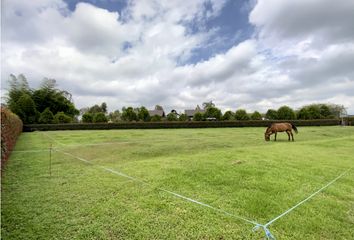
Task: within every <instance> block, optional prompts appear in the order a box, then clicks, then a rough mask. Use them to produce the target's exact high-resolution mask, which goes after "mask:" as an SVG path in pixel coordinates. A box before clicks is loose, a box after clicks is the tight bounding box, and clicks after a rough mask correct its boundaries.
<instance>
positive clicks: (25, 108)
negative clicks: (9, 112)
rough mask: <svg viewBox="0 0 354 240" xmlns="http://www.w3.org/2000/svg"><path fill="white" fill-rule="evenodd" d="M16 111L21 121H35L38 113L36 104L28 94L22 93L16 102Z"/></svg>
mask: <svg viewBox="0 0 354 240" xmlns="http://www.w3.org/2000/svg"><path fill="white" fill-rule="evenodd" d="M16 104H17V107H18V108H17V109H15V110H18V112H14V113H16V114H17V115H18V116H19V117H20V118H21V120H22V121H23V123H36V122H37V119H38V118H39V113H38V111H37V109H36V105H35V103H34V101H33V99H32V98H31V96H30V95H28V94H26V93H24V94H22V96H21V97H20V98H19V99H18V101H17V102H16Z"/></svg>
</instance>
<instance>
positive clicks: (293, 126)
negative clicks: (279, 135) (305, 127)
mask: <svg viewBox="0 0 354 240" xmlns="http://www.w3.org/2000/svg"><path fill="white" fill-rule="evenodd" d="M291 127H292V128H293V129H294V131H295V133H297V128H296V126H295V125H294V124H293V123H292V124H291Z"/></svg>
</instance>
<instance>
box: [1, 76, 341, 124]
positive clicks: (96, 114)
mask: <svg viewBox="0 0 354 240" xmlns="http://www.w3.org/2000/svg"><path fill="white" fill-rule="evenodd" d="M9 86H10V88H9V91H8V97H7V101H6V105H7V107H8V108H9V109H10V110H11V111H12V112H13V113H15V114H17V115H18V116H19V117H20V118H21V120H22V121H23V123H25V124H32V123H46V124H48V123H72V122H80V121H81V122H84V123H102V122H131V121H143V122H150V121H153V122H158V121H189V120H193V121H208V120H216V121H231V120H241V121H242V120H243V121H245V120H262V119H268V120H295V119H299V120H310V119H333V118H339V117H340V115H341V114H342V113H344V112H345V108H344V106H342V105H338V104H322V103H321V104H310V105H306V106H303V107H301V108H300V109H299V110H294V109H292V108H291V107H289V106H282V107H280V108H278V109H268V110H267V112H266V113H263V114H261V113H260V112H258V111H254V112H252V113H248V112H247V111H246V110H245V109H238V110H236V111H234V112H233V111H226V112H225V113H222V111H221V110H220V109H219V108H217V107H216V106H215V104H214V103H213V102H212V101H210V102H204V103H203V104H202V108H200V107H199V106H198V107H197V109H196V112H195V114H194V115H193V116H192V117H191V118H190V116H187V115H186V114H185V113H180V114H179V113H177V111H175V110H172V111H171V112H170V113H168V114H167V115H166V116H160V115H153V116H150V113H149V111H148V109H147V108H146V107H144V106H141V107H132V106H128V107H123V108H122V110H121V111H119V110H115V111H113V112H110V113H108V111H107V104H106V103H105V102H103V103H101V104H100V105H98V104H96V105H94V106H91V107H85V108H82V109H80V110H78V109H76V107H75V105H74V103H73V101H72V96H71V94H70V93H69V92H67V91H63V90H60V89H58V88H57V85H56V81H55V80H54V79H48V78H45V79H43V81H42V83H41V85H40V86H39V88H37V89H33V88H30V86H29V84H28V81H27V79H26V77H25V76H24V75H23V74H20V75H18V76H17V77H16V76H14V75H12V74H11V75H10V80H9ZM155 110H163V108H162V107H161V106H159V105H156V106H155ZM79 116H81V120H79V118H78V117H79Z"/></svg>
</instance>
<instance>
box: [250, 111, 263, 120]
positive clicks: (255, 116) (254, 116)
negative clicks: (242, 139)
mask: <svg viewBox="0 0 354 240" xmlns="http://www.w3.org/2000/svg"><path fill="white" fill-rule="evenodd" d="M251 119H252V120H262V115H261V114H260V113H259V112H257V111H254V113H252V115H251Z"/></svg>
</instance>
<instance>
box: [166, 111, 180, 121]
mask: <svg viewBox="0 0 354 240" xmlns="http://www.w3.org/2000/svg"><path fill="white" fill-rule="evenodd" d="M177 120H178V118H177V114H176V113H173V112H171V113H169V114H167V121H177Z"/></svg>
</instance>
